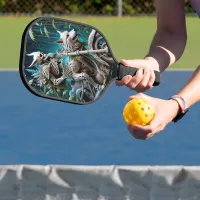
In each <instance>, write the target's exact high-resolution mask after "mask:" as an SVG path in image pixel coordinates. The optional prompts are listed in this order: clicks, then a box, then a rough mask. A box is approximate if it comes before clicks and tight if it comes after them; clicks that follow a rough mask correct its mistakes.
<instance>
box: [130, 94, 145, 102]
mask: <svg viewBox="0 0 200 200" xmlns="http://www.w3.org/2000/svg"><path fill="white" fill-rule="evenodd" d="M146 96H147V95H145V94H143V93H137V94H135V95H132V96H130V97H129V100H132V99H136V98H142V97H143V98H145V97H146Z"/></svg>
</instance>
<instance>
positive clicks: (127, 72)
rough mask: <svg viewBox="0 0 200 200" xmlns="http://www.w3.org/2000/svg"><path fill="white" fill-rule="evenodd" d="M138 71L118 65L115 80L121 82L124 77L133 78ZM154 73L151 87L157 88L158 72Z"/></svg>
mask: <svg viewBox="0 0 200 200" xmlns="http://www.w3.org/2000/svg"><path fill="white" fill-rule="evenodd" d="M138 70H139V69H138V68H135V67H125V66H124V65H122V64H121V63H120V64H119V69H118V79H117V80H121V79H122V78H123V77H124V76H127V75H131V76H135V75H136V73H137V71H138ZM154 73H155V81H154V83H153V86H158V85H160V72H158V71H154Z"/></svg>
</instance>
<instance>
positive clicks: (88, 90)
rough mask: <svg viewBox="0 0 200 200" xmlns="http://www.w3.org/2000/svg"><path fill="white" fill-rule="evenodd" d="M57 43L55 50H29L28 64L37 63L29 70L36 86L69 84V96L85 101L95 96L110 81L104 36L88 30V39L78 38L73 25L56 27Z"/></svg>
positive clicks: (93, 98) (109, 63)
mask: <svg viewBox="0 0 200 200" xmlns="http://www.w3.org/2000/svg"><path fill="white" fill-rule="evenodd" d="M57 33H58V34H59V39H57V40H56V41H55V44H57V45H59V48H57V49H56V51H55V53H48V54H45V53H43V52H41V51H37V52H32V53H28V54H27V56H32V57H33V61H32V63H31V65H29V66H28V67H27V68H31V67H34V66H38V65H39V70H38V71H37V72H36V73H33V74H32V77H33V79H34V80H36V82H37V85H38V86H39V87H44V86H47V87H48V88H49V89H51V91H58V90H60V88H63V90H64V87H66V84H67V82H66V80H68V84H69V85H70V88H69V87H66V88H68V90H69V91H68V96H67V98H68V99H69V100H74V101H79V102H88V101H93V100H95V99H97V98H98V97H99V95H100V93H101V92H102V90H103V89H104V87H106V84H107V83H108V81H109V75H110V70H111V69H110V66H111V65H112V64H113V63H114V61H113V59H112V56H111V55H110V54H109V50H108V47H107V44H106V42H105V41H104V39H103V37H102V36H101V35H100V34H99V33H98V32H97V31H96V30H91V32H90V34H89V36H88V41H87V42H85V41H81V40H79V38H80V37H81V36H80V35H79V34H77V32H76V30H75V29H72V30H71V31H63V32H61V31H58V30H57ZM66 60H67V62H66Z"/></svg>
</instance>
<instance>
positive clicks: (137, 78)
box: [127, 69, 143, 89]
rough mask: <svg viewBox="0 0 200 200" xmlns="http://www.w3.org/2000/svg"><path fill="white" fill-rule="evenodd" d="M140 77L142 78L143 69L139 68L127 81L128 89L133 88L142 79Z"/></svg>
mask: <svg viewBox="0 0 200 200" xmlns="http://www.w3.org/2000/svg"><path fill="white" fill-rule="evenodd" d="M142 78H143V69H139V70H138V71H137V72H136V75H135V76H134V77H133V78H132V79H131V80H130V81H129V83H128V84H127V86H128V87H129V88H130V89H134V88H135V87H136V86H137V85H138V84H139V83H140V81H141V80H142Z"/></svg>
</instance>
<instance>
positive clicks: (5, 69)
mask: <svg viewBox="0 0 200 200" xmlns="http://www.w3.org/2000/svg"><path fill="white" fill-rule="evenodd" d="M194 70H195V68H171V69H166V70H165V71H169V72H171V71H175V72H176V71H177V72H179V71H194ZM0 71H1V72H9V71H11V72H12V71H13V72H14V71H19V69H17V68H10V69H9V68H0Z"/></svg>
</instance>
